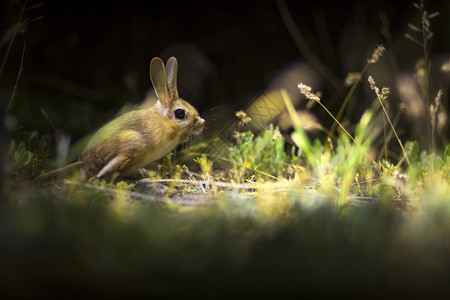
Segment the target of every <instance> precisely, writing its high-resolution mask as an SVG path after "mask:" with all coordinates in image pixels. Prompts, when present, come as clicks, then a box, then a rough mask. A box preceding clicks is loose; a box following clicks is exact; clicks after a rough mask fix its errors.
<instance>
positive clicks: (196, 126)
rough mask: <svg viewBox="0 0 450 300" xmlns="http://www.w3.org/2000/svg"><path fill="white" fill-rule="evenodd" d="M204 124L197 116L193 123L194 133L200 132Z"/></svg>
mask: <svg viewBox="0 0 450 300" xmlns="http://www.w3.org/2000/svg"><path fill="white" fill-rule="evenodd" d="M204 125H205V120H204V119H203V118H201V117H200V116H198V117H197V119H196V120H195V123H194V131H195V133H200V132H201V131H202V130H203V126H204Z"/></svg>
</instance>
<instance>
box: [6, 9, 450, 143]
mask: <svg viewBox="0 0 450 300" xmlns="http://www.w3.org/2000/svg"><path fill="white" fill-rule="evenodd" d="M39 3H41V2H37V1H30V2H28V3H27V7H28V8H29V9H27V10H25V12H24V19H26V20H28V24H27V25H26V26H24V27H23V33H22V34H20V35H18V36H17V37H16V40H15V42H14V44H13V47H12V50H11V54H10V57H9V59H8V61H7V64H6V68H5V71H4V74H2V76H1V78H0V80H1V83H0V88H1V96H2V101H3V102H5V101H6V102H7V101H8V100H9V98H10V95H11V92H12V88H13V86H14V83H15V80H16V78H17V73H18V70H19V67H20V61H21V54H22V49H23V43H24V41H25V40H26V49H25V55H24V61H23V73H22V75H21V78H20V82H19V85H18V95H17V96H16V97H15V98H14V106H13V109H12V110H11V111H10V113H11V114H12V115H14V117H15V118H17V127H18V128H20V129H23V130H29V129H36V130H39V131H41V132H49V133H51V132H53V130H54V128H63V129H64V130H65V131H66V132H68V133H70V134H71V135H72V137H73V139H74V140H77V139H79V138H81V137H82V136H84V135H86V134H87V133H89V132H91V131H92V130H94V129H95V128H97V127H98V126H100V125H101V124H102V123H104V122H105V121H107V120H108V119H110V118H111V117H113V116H114V115H115V114H116V113H117V112H118V111H119V110H120V108H121V107H122V106H123V105H124V104H125V103H134V104H136V103H139V102H140V101H141V100H142V99H143V98H144V96H145V93H146V92H147V90H148V88H149V87H150V80H149V76H148V65H149V62H150V60H151V58H152V57H154V56H161V57H162V58H163V59H164V60H166V59H167V58H168V57H170V56H172V55H175V56H177V57H178V60H179V64H180V67H179V80H178V82H179V89H180V95H181V96H182V97H183V98H184V99H186V100H188V101H189V102H191V103H192V104H193V105H194V106H196V107H197V108H198V110H199V112H200V113H201V114H203V115H205V116H206V118H207V128H208V129H209V130H212V131H214V130H215V128H220V127H221V123H223V122H227V120H229V119H230V118H232V117H233V111H237V110H240V109H243V108H245V107H246V106H247V105H248V104H249V103H250V102H251V101H252V100H253V99H254V98H255V97H256V96H257V95H258V94H260V93H261V92H262V91H263V90H264V88H265V87H266V86H267V85H268V84H269V82H270V81H271V80H273V78H274V77H275V76H277V74H279V73H280V72H282V70H284V69H286V68H287V67H288V66H289V65H290V64H292V63H293V62H296V61H305V59H304V58H303V57H302V54H301V53H300V52H299V50H298V48H297V47H296V45H295V43H294V42H293V39H292V37H291V36H290V34H289V32H288V30H287V29H286V26H285V25H284V23H283V21H282V18H281V17H280V13H279V9H278V6H277V2H276V1H244V2H235V1H231V2H228V1H226V2H216V1H193V2H190V1H175V2H171V1H159V2H156V1H147V2H144V1H140V2H139V1H138V2H122V1H108V2H100V1H42V4H43V5H42V6H39V7H37V8H32V7H33V6H34V5H36V4H39ZM19 4H20V5H19ZM19 4H18V3H17V2H16V1H6V2H5V3H3V4H2V6H1V7H0V8H1V9H2V10H1V16H2V21H1V29H2V31H1V32H2V33H5V32H6V31H7V29H8V28H9V27H10V26H12V25H13V24H14V22H15V21H16V20H17V18H18V14H19V13H20V7H21V5H23V4H24V1H19ZM425 4H426V9H427V10H428V11H429V12H430V13H431V12H435V11H439V12H440V14H441V15H440V16H439V17H437V18H435V19H433V21H432V30H433V32H434V33H435V37H434V39H433V44H432V53H431V57H432V59H433V60H436V61H437V62H439V63H442V62H443V61H444V60H445V59H447V58H448V49H450V47H449V46H450V39H449V38H448V37H449V36H450V27H449V25H450V23H449V22H447V21H446V20H447V16H448V15H449V12H450V3H449V2H448V1H434V2H429V1H427V2H426V3H425ZM287 6H288V8H289V11H290V13H291V14H292V16H293V18H294V20H295V21H296V23H297V25H298V27H299V29H300V30H301V32H302V34H303V35H304V36H305V38H306V40H307V42H308V45H309V46H310V48H311V49H312V50H313V52H314V53H315V54H316V55H317V56H318V57H319V58H320V59H321V60H322V61H323V62H324V63H325V64H326V65H327V66H328V67H329V69H330V70H331V71H332V72H333V73H334V74H335V75H336V76H337V77H338V78H339V80H341V81H342V82H343V81H344V79H345V76H346V74H347V73H348V72H350V71H360V70H361V69H362V67H363V66H364V64H365V62H366V59H367V58H368V57H370V55H371V53H372V51H373V49H374V48H375V47H376V45H378V44H384V45H386V47H387V48H388V51H387V54H386V55H385V57H384V58H383V62H381V63H380V67H379V68H380V69H381V70H375V69H373V70H371V69H369V74H371V73H370V72H372V71H373V72H375V74H378V76H377V77H376V79H377V83H379V84H380V86H381V85H387V86H390V87H391V88H392V89H393V88H394V82H393V80H395V74H397V73H399V72H413V71H414V65H415V63H416V61H417V59H419V58H420V57H421V56H423V50H422V49H421V48H420V47H418V46H417V45H415V44H413V43H412V42H411V41H409V40H407V39H406V38H405V37H404V33H405V32H410V30H409V29H408V27H407V24H408V23H413V24H420V23H419V22H420V18H419V13H418V11H417V9H415V8H414V7H413V4H412V2H409V1H382V0H374V1H346V2H341V1H287ZM383 17H384V18H385V20H388V26H389V28H388V29H389V36H390V37H388V38H387V36H386V35H383V34H382V27H383V23H382V21H381V19H382V18H383ZM1 50H2V55H3V54H4V53H5V51H6V45H2V48H1ZM2 57H3V56H2ZM439 67H440V65H439V64H438V63H436V64H434V65H433V68H435V69H438V68H439ZM383 68H384V69H383ZM433 76H434V75H433ZM436 77H439V78H437V80H436V82H437V83H436V84H435V86H434V87H433V88H434V90H436V89H437V88H438V87H443V88H446V86H445V85H446V83H448V78H443V77H442V74H441V75H439V74H438V75H436ZM306 83H307V82H306ZM317 89H320V90H321V91H322V92H323V94H324V96H323V100H326V106H327V107H328V108H329V109H330V110H331V111H332V112H334V113H336V112H337V110H338V108H339V106H340V104H341V102H342V101H343V99H344V97H345V94H346V92H347V90H346V89H343V93H342V94H339V95H338V94H336V91H335V90H333V89H332V88H331V87H330V86H329V84H328V83H327V82H326V81H324V80H322V81H320V83H319V84H318V85H317ZM360 92H361V91H360ZM392 94H393V95H392V100H391V101H392V102H393V103H396V101H397V99H396V97H395V91H394V92H393V93H392ZM360 95H361V96H360V97H361V105H360V106H359V109H357V111H355V112H354V114H353V115H350V116H349V117H350V118H353V119H354V120H356V121H357V120H358V118H359V116H360V113H361V112H362V111H363V110H364V109H365V108H366V107H367V106H368V105H369V104H368V103H370V101H373V95H372V96H370V97H369V98H367V96H364V94H363V93H362V94H360ZM366 98H367V99H366ZM445 99H446V98H445ZM444 102H446V100H444ZM445 105H446V104H445ZM314 109H315V110H316V111H314V113H316V114H317V115H318V116H319V117H320V118H321V121H322V122H323V124H324V126H329V125H330V124H331V119H330V118H329V117H327V116H326V115H325V114H324V112H323V110H321V109H320V108H314ZM42 112H44V113H42ZM44 114H46V115H47V117H45V116H44ZM53 127H54V128H53Z"/></svg>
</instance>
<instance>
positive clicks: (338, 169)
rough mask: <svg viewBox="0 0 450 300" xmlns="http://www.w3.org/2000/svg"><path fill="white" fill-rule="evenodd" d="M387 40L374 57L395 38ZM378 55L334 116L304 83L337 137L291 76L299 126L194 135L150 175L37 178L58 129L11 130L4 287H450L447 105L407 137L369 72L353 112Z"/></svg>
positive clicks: (149, 290) (298, 292)
mask: <svg viewBox="0 0 450 300" xmlns="http://www.w3.org/2000/svg"><path fill="white" fill-rule="evenodd" d="M280 3H281V4H283V3H284V2H280ZM283 5H284V4H283ZM282 8H283V9H285V8H284V6H282ZM418 8H419V9H420V10H421V12H422V15H423V11H424V8H423V6H418ZM424 24H425V25H427V24H428V23H427V22H424ZM291 26H293V25H292V24H291ZM411 28H413V27H411ZM414 28H415V29H417V30H420V28H418V27H414ZM425 29H426V30H427V32H428V33H429V32H430V31H429V30H430V28H423V29H422V30H423V31H425ZM417 30H416V31H417ZM427 38H431V37H428V36H427ZM422 46H423V47H428V46H429V43H428V40H427V43H426V45H425V43H424V44H422ZM376 51H378V52H375V53H374V55H373V57H372V58H370V59H369V60H368V62H367V65H368V64H375V63H376V62H377V60H378V58H379V56H380V55H382V53H383V51H380V47H378V48H377V50H376ZM377 53H378V54H377ZM424 53H425V54H424V55H425V56H426V55H428V54H427V53H429V49H427V50H426V51H424ZM375 54H377V55H375ZM377 56H378V57H377ZM5 59H6V58H5ZM367 65H366V66H365V67H364V68H363V70H362V71H361V72H360V73H359V76H358V79H357V80H356V81H355V82H354V83H353V85H352V87H351V88H350V89H349V91H348V95H347V96H345V97H344V98H343V106H342V107H343V108H342V110H339V111H338V113H337V114H336V117H335V116H334V114H333V112H330V111H329V110H328V109H327V107H326V105H325V103H324V101H325V100H326V99H322V98H321V97H319V96H318V93H315V91H312V90H311V88H309V87H308V86H307V85H305V84H300V85H299V88H300V90H299V93H303V94H304V95H305V96H306V97H307V98H309V99H310V100H313V101H315V102H316V103H318V104H319V105H320V106H321V107H322V108H323V109H324V110H326V113H327V114H328V115H329V116H330V118H332V119H333V121H334V123H335V124H336V125H333V128H332V129H331V130H330V131H329V132H328V135H327V136H326V137H322V138H316V139H311V138H310V135H309V134H308V132H307V131H306V130H305V128H304V124H302V119H300V118H299V117H298V115H297V113H296V111H295V108H294V106H293V104H292V102H291V99H290V98H289V95H288V94H287V93H286V92H285V91H283V90H282V91H280V95H281V98H280V99H282V101H283V105H285V106H286V111H287V112H288V114H289V116H290V119H291V122H292V127H293V129H292V130H293V131H292V132H291V133H287V132H283V133H282V132H280V130H279V128H278V127H277V126H276V125H272V124H270V125H268V126H267V128H266V130H263V131H262V132H261V133H259V134H255V133H253V132H251V131H247V130H237V131H235V132H234V133H233V136H234V137H235V141H234V143H233V144H232V145H229V146H227V148H226V149H222V150H223V152H221V153H225V154H221V155H217V154H216V155H211V154H209V153H206V151H205V149H207V148H208V145H209V142H211V143H212V142H213V141H208V142H202V143H199V144H197V145H191V147H190V148H188V149H184V150H181V151H180V152H177V153H175V154H170V155H169V156H167V157H166V158H164V159H163V160H162V161H161V162H159V164H158V165H157V166H156V167H155V168H153V169H152V170H149V172H148V174H149V177H148V178H146V179H143V180H141V178H139V179H136V178H134V179H133V178H131V179H126V180H124V181H120V182H117V183H115V184H112V183H107V182H104V181H95V182H90V183H85V182H80V181H79V180H77V178H67V179H65V180H61V181H57V182H54V183H51V184H47V185H46V186H42V185H40V184H37V183H36V182H35V181H34V180H33V178H34V177H35V176H37V175H39V174H40V173H41V172H43V170H45V169H46V167H47V164H48V163H49V162H50V161H49V159H50V158H51V157H52V156H53V155H54V152H55V151H54V150H53V149H52V147H51V137H50V136H47V135H40V134H38V133H37V132H27V133H24V134H23V136H21V137H20V138H16V139H15V140H11V141H10V142H9V152H8V154H7V158H6V159H5V161H6V162H8V163H6V164H5V166H4V172H5V176H4V177H3V182H2V191H1V193H2V201H0V269H1V270H2V271H1V272H0V296H9V297H12V296H14V297H19V298H22V297H33V298H40V297H45V298H67V297H74V298H75V297H76V298H79V297H83V298H85V297H114V298H116V297H119V298H125V297H126V298H132V297H146V298H149V297H186V296H187V295H196V296H198V297H204V298H206V297H208V298H230V297H232V296H233V297H235V296H241V297H242V298H244V297H246V298H247V297H248V296H252V297H254V298H256V297H263V298H267V297H270V296H273V297H277V298H280V297H286V296H297V297H302V296H311V297H315V298H321V297H328V298H340V297H342V298H348V297H361V298H377V299H379V298H382V297H383V298H384V297H386V296H388V297H391V298H405V297H412V298H420V297H426V298H434V297H444V298H445V297H448V295H450V287H449V285H448V282H449V280H450V243H449V242H448V241H450V146H449V145H446V142H445V139H443V141H442V143H441V144H443V147H441V149H438V147H437V144H438V143H437V140H438V139H439V129H438V126H437V124H438V121H437V120H436V118H437V111H438V110H439V109H441V110H442V107H441V106H440V105H439V103H438V101H437V100H436V101H435V106H434V108H433V109H432V108H431V106H430V105H428V106H426V107H427V109H428V110H429V111H428V112H427V114H428V115H431V116H433V115H434V119H433V117H430V120H428V123H426V124H424V126H428V128H429V132H430V133H432V134H433V137H432V139H431V140H430V144H419V142H417V141H406V140H402V136H401V134H400V133H399V129H400V128H399V127H400V126H398V125H397V124H395V122H394V120H392V119H391V117H390V115H389V113H388V110H387V108H386V105H388V104H389V95H390V93H389V90H388V89H386V88H381V89H380V88H378V87H377V86H376V83H375V81H374V79H373V78H372V77H370V78H372V79H371V80H370V79H368V80H369V83H370V85H371V88H372V90H373V92H374V94H373V99H374V101H373V103H372V104H371V105H370V107H368V108H367V109H366V111H365V112H364V113H363V114H362V115H361V117H360V119H359V122H357V123H356V124H353V125H352V126H348V125H344V122H342V120H341V118H342V116H343V115H344V112H345V106H347V105H350V104H349V103H350V101H351V99H353V98H352V97H353V96H354V93H355V89H356V86H357V85H359V84H361V82H362V80H363V79H364V80H366V77H364V76H367V75H366V74H365V73H366V71H367ZM19 76H20V75H19ZM423 79H424V80H425V81H426V82H428V80H429V76H428V75H426V76H425V77H424V78H423ZM17 82H18V81H17ZM17 82H16V85H15V86H14V88H13V89H14V91H15V90H16V88H17ZM423 86H424V87H428V86H429V83H427V84H426V85H423ZM427 97H429V95H428V96H427ZM427 97H425V96H424V98H423V101H428V102H429V100H427V99H428V98H427ZM440 97H442V95H441V96H440ZM439 101H440V100H439ZM428 102H427V103H428ZM430 113H431V114H430ZM237 116H238V117H239V118H240V122H241V123H242V124H241V125H245V124H247V123H250V122H251V118H249V117H248V116H246V114H245V113H243V112H240V113H238V114H237ZM243 128H245V126H243ZM335 129H337V130H335ZM389 136H393V137H395V139H396V140H395V143H390V141H389ZM383 151H384V153H383ZM181 154H186V155H184V156H185V157H187V158H186V159H185V161H182V160H181V158H180V157H182V155H181ZM380 154H381V155H380Z"/></svg>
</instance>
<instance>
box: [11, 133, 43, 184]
mask: <svg viewBox="0 0 450 300" xmlns="http://www.w3.org/2000/svg"><path fill="white" fill-rule="evenodd" d="M51 154H52V136H51V135H48V134H44V135H42V136H40V135H39V133H38V132H37V131H29V132H24V133H23V140H22V141H20V142H17V141H16V140H12V141H11V142H10V144H9V151H8V162H9V165H7V167H6V169H7V170H9V172H11V173H14V174H17V175H22V176H26V177H34V176H36V175H38V174H39V172H40V171H41V169H42V167H43V165H44V164H45V162H47V160H48V158H49V156H50V155H51Z"/></svg>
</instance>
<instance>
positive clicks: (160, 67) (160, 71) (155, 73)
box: [150, 57, 174, 107]
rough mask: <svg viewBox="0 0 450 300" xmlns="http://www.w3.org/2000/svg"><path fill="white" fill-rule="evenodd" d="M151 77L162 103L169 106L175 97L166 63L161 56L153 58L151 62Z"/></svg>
mask: <svg viewBox="0 0 450 300" xmlns="http://www.w3.org/2000/svg"><path fill="white" fill-rule="evenodd" d="M150 79H151V81H152V84H153V88H154V89H155V92H156V96H157V97H158V99H159V101H160V102H161V104H162V105H163V106H164V107H169V106H170V103H171V102H172V101H173V100H174V97H173V93H172V91H171V89H170V87H169V82H168V81H167V76H166V69H165V68H164V63H163V61H162V60H161V59H160V58H159V57H155V58H153V59H152V61H151V63H150Z"/></svg>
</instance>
